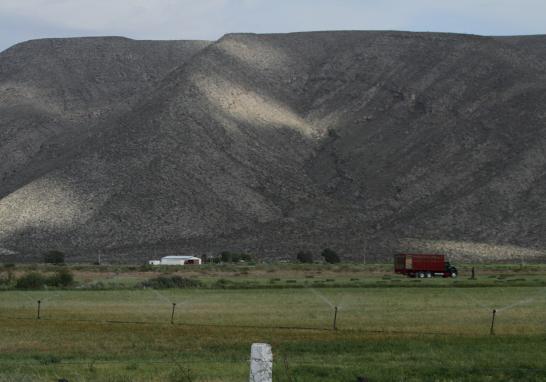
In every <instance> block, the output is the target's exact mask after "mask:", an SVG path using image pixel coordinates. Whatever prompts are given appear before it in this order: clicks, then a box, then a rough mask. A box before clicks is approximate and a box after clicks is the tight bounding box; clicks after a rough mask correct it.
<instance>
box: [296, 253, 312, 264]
mask: <svg viewBox="0 0 546 382" xmlns="http://www.w3.org/2000/svg"><path fill="white" fill-rule="evenodd" d="M296 259H297V260H298V261H299V262H300V263H312V262H313V254H312V253H311V252H307V251H299V252H298V254H297V255H296Z"/></svg>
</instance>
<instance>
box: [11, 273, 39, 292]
mask: <svg viewBox="0 0 546 382" xmlns="http://www.w3.org/2000/svg"><path fill="white" fill-rule="evenodd" d="M46 283H47V279H46V278H45V277H44V276H43V275H42V274H40V273H38V272H30V273H26V274H24V275H23V276H21V277H19V278H18V279H17V282H16V283H15V288H17V289H42V288H43V287H44V286H45V285H46Z"/></svg>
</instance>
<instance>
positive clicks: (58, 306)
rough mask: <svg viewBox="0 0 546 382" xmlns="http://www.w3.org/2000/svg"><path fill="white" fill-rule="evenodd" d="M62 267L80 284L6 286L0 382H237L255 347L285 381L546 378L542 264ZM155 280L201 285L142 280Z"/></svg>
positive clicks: (1, 296) (1, 294) (0, 313)
mask: <svg viewBox="0 0 546 382" xmlns="http://www.w3.org/2000/svg"><path fill="white" fill-rule="evenodd" d="M67 268H71V269H72V271H73V272H74V274H75V277H76V281H77V282H78V283H77V285H78V286H75V287H73V288H70V289H55V288H54V289H48V290H13V289H9V290H4V291H0V339H1V340H0V370H1V371H0V381H25V380H26V381H35V380H43V381H53V380H55V381H56V380H58V379H61V378H64V379H66V380H68V381H87V380H95V381H150V380H155V381H241V380H247V379H248V361H249V360H248V359H249V350H250V345H251V344H252V343H253V342H268V343H270V344H272V346H273V352H274V380H277V381H338V380H339V381H356V380H357V378H358V377H365V378H368V379H369V380H370V381H393V380H400V381H402V380H403V381H411V380H416V381H417V380H422V379H423V376H429V377H430V379H431V380H471V381H474V380H476V381H482V380H483V381H490V380H531V381H532V380H536V381H539V380H540V381H541V380H546V365H545V364H544V359H543V358H544V357H543V355H544V354H545V353H546V341H545V340H546V287H545V285H546V283H545V281H546V277H545V276H546V268H545V267H543V266H520V265H499V266H481V267H480V268H479V269H478V277H477V280H470V279H469V269H470V267H469V266H467V267H463V268H461V269H462V271H461V275H460V277H459V278H458V279H454V280H453V279H427V280H417V279H409V278H403V277H401V276H394V275H392V274H391V272H389V270H390V267H389V266H388V265H367V266H363V265H343V266H342V265H337V266H329V265H305V266H297V265H292V264H286V265H283V264H280V265H269V266H267V265H259V266H255V267H252V266H239V265H234V266H225V267H222V266H204V267H201V268H191V267H188V268H184V269H178V268H177V269H175V270H172V269H170V270H169V269H159V270H157V269H152V270H143V269H130V268H127V267H125V268H115V267H109V268H107V267H105V268H104V269H100V268H98V267H95V268H94V267H77V266H69V267H67ZM32 269H35V267H33V268H32ZM38 270H40V271H42V272H48V271H51V268H47V267H45V268H43V269H40V268H38ZM15 271H16V272H24V271H26V269H24V267H23V268H21V267H19V266H18V267H17V268H16V270H15ZM158 275H163V276H172V275H181V276H183V277H188V278H191V279H194V280H199V281H200V283H201V284H200V286H199V287H192V288H182V289H181V288H170V289H156V288H150V287H148V288H144V287H142V286H141V284H140V283H141V282H142V281H143V280H146V279H149V278H152V277H155V276H158ZM327 280H329V281H327ZM98 283H100V284H98ZM99 286H100V287H99ZM38 300H40V313H39V314H40V319H37V316H38V309H37V308H38V303H37V301H38ZM173 303H175V304H176V305H175V306H174V315H173ZM335 307H337V308H338V314H337V321H336V326H337V330H334V328H333V325H334V322H333V319H334V309H335ZM493 309H496V316H495V322H494V328H493V333H494V335H491V320H492V311H493ZM171 320H172V323H171Z"/></svg>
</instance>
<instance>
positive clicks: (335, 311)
mask: <svg viewBox="0 0 546 382" xmlns="http://www.w3.org/2000/svg"><path fill="white" fill-rule="evenodd" d="M336 322H337V306H334V330H337V325H336Z"/></svg>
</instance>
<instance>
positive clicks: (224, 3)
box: [0, 0, 546, 51]
mask: <svg viewBox="0 0 546 382" xmlns="http://www.w3.org/2000/svg"><path fill="white" fill-rule="evenodd" d="M310 30H409V31H434V32H456V33H473V34H481V35H516V34H546V0H519V1H518V0H456V1H455V0H269V1H267V0H0V51H2V50H4V49H6V48H8V47H10V46H12V45H14V44H16V43H18V42H22V41H26V40H30V39H35V38H46V37H77V36H125V37H130V38H134V39H152V40H172V39H191V40H195V39H198V40H216V39H218V38H220V37H221V36H222V35H224V34H226V33H235V32H254V33H283V32H299V31H310Z"/></svg>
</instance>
